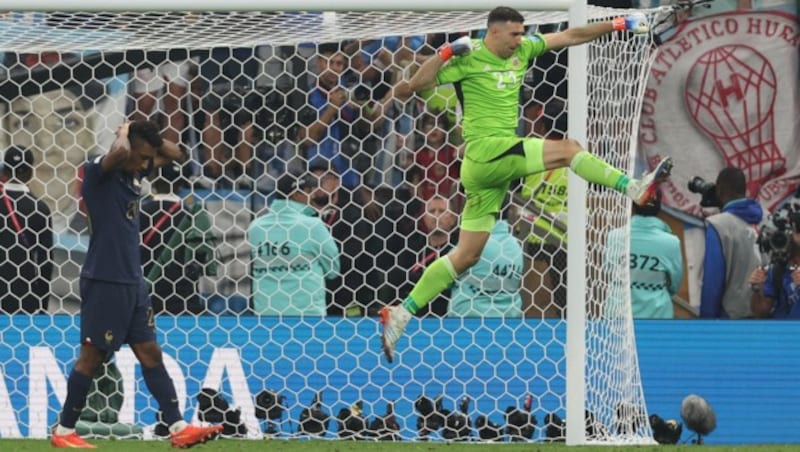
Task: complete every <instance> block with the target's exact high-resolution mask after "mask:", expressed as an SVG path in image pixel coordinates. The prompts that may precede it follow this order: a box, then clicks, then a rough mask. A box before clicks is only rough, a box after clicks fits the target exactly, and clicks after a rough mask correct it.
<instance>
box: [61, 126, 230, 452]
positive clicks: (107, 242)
mask: <svg viewBox="0 0 800 452" xmlns="http://www.w3.org/2000/svg"><path fill="white" fill-rule="evenodd" d="M183 158H184V154H183V152H181V150H180V149H179V148H178V146H177V145H176V144H175V143H172V142H170V141H165V140H163V139H162V138H161V135H160V134H159V131H158V128H157V127H156V125H155V124H153V123H150V122H147V121H137V122H134V123H125V124H124V125H123V126H121V127H120V128H119V130H118V131H117V139H116V140H115V141H114V143H113V144H112V146H111V150H110V151H109V153H108V154H106V155H103V156H100V157H97V158H96V159H94V160H93V161H90V162H87V163H86V164H85V166H84V181H83V187H82V195H83V199H84V201H85V202H86V208H87V210H88V217H89V231H90V240H89V250H88V252H87V253H86V260H85V262H84V264H83V268H82V269H81V279H80V291H81V326H80V330H81V348H80V354H79V356H78V360H77V362H76V363H75V366H74V367H73V369H72V371H71V372H70V375H69V379H68V380H67V399H66V400H65V401H64V405H63V408H62V411H61V416H60V419H59V424H58V426H56V428H55V430H54V431H53V435H52V438H51V444H52V445H53V446H55V447H60V448H84V449H93V448H94V447H95V446H93V445H92V444H89V443H87V442H86V441H84V440H83V439H82V438H81V437H80V436H78V434H77V433H76V432H75V423H76V421H77V420H78V417H79V416H80V414H81V410H82V409H83V406H84V404H85V403H86V396H87V393H88V392H89V388H90V386H91V383H92V376H93V375H94V373H95V370H97V368H98V367H99V366H100V365H101V364H102V363H103V361H104V360H105V358H106V357H107V356H108V355H109V354H110V353H113V352H115V351H117V350H119V348H120V346H121V345H122V344H123V343H127V344H129V345H130V347H131V349H132V350H133V353H134V354H135V355H136V358H137V359H138V360H139V363H140V364H141V366H142V376H143V377H144V381H145V383H146V384H147V388H148V389H149V390H150V393H151V394H153V396H154V397H155V398H156V400H157V401H158V404H159V408H160V409H161V414H162V419H163V421H164V422H165V423H166V424H167V425H168V426H169V430H170V437H171V438H170V440H171V442H172V445H173V446H175V447H191V446H193V445H195V444H198V443H202V442H205V441H206V440H207V439H209V438H212V437H214V436H216V435H217V434H218V433H219V432H220V431H221V430H222V426H221V425H217V426H210V427H198V426H194V425H189V424H187V423H186V421H184V420H183V416H182V415H181V412H180V408H179V407H178V397H177V395H176V393H175V386H174V385H173V383H172V379H171V378H170V376H169V374H167V370H166V369H165V368H164V363H163V360H162V356H161V347H160V346H159V345H158V344H157V343H156V331H155V322H154V320H153V308H152V306H151V303H150V297H149V295H148V293H147V286H146V285H145V281H144V278H143V275H142V265H141V262H140V260H141V259H140V251H139V198H140V195H141V188H142V184H141V180H142V177H144V176H145V175H146V174H148V173H149V172H150V171H151V170H152V169H153V168H156V167H159V166H164V165H166V164H167V163H170V162H172V161H175V160H183Z"/></svg>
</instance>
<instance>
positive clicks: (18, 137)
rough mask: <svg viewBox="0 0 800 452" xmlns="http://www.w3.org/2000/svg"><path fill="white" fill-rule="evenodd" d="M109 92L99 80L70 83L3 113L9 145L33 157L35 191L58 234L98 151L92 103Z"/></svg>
mask: <svg viewBox="0 0 800 452" xmlns="http://www.w3.org/2000/svg"><path fill="white" fill-rule="evenodd" d="M103 95H104V87H103V85H102V84H100V83H94V82H90V83H87V84H86V85H83V86H81V85H69V86H65V87H64V88H63V89H56V90H52V91H47V92H43V93H39V94H34V95H31V96H20V97H17V98H14V99H12V100H11V101H10V104H9V105H8V113H7V114H6V115H5V117H4V121H3V124H4V127H5V130H6V131H7V133H8V134H9V143H11V144H12V145H14V146H20V147H23V148H27V149H30V150H31V151H32V152H33V155H34V166H33V177H32V178H31V181H30V183H29V184H28V186H29V188H30V190H31V193H33V195H34V196H36V197H37V198H39V199H41V200H42V201H44V202H45V203H46V204H47V206H48V208H49V209H50V212H51V215H52V218H51V221H52V224H53V230H54V231H55V232H57V233H58V232H62V231H64V230H66V229H67V228H68V227H69V226H70V223H71V221H73V220H74V219H75V217H76V214H77V213H78V198H79V197H80V173H81V171H82V165H83V163H84V162H85V161H87V160H88V159H89V158H91V157H92V156H93V155H95V154H96V153H97V149H96V147H97V134H96V133H95V122H94V118H95V116H94V115H93V114H92V113H93V106H94V105H95V102H97V100H98V99H101V98H102V97H103Z"/></svg>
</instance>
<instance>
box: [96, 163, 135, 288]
mask: <svg viewBox="0 0 800 452" xmlns="http://www.w3.org/2000/svg"><path fill="white" fill-rule="evenodd" d="M102 159H103V156H100V157H97V158H96V159H94V160H92V161H90V162H86V164H85V165H84V174H83V186H82V188H81V195H82V196H83V200H84V201H85V202H86V208H87V210H88V217H89V234H90V237H89V250H88V251H87V253H86V260H85V261H84V263H83V268H82V269H81V277H82V278H89V279H96V280H101V281H109V282H116V283H124V284H137V283H139V282H140V281H141V279H142V264H141V257H140V250H139V198H140V196H141V192H142V184H141V180H142V176H143V175H144V174H146V171H143V172H140V173H137V174H128V173H126V172H124V171H122V170H115V171H110V172H108V173H103V169H102V167H101V165H100V162H101V160H102Z"/></svg>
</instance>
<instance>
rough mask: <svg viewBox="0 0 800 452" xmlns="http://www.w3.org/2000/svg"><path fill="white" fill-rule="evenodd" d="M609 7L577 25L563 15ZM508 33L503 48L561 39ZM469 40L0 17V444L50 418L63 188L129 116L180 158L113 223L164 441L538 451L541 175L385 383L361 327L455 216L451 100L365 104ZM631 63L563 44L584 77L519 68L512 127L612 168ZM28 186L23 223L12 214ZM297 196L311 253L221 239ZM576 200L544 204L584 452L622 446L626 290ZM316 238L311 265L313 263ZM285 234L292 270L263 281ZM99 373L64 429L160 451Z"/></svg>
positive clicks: (554, 430)
mask: <svg viewBox="0 0 800 452" xmlns="http://www.w3.org/2000/svg"><path fill="white" fill-rule="evenodd" d="M623 13H624V11H614V10H608V9H602V8H594V7H590V8H589V9H588V14H589V15H588V20H589V21H595V20H601V19H608V18H611V17H613V16H616V15H619V14H623ZM524 16H525V19H526V24H527V27H526V30H527V33H536V32H542V33H549V32H555V31H559V30H563V29H566V26H567V20H568V16H567V13H566V12H564V11H560V12H559V11H527V12H524ZM485 21H486V12H446V13H445V12H436V13H433V12H429V13H425V12H377V11H376V12H336V13H333V12H330V13H328V12H326V13H310V12H225V13H206V12H193V13H190V12H185V13H168V12H147V13H81V12H73V13H56V12H5V13H3V14H2V15H0V47H1V48H2V54H1V55H2V65H1V66H0V70H2V73H0V99H2V102H1V103H0V119H1V120H2V134H0V148H2V149H3V150H4V153H3V155H4V161H5V165H4V167H5V168H16V166H15V165H18V164H19V162H20V159H17V160H14V159H11V158H10V157H9V158H5V157H7V156H13V155H18V156H22V157H21V158H22V161H23V162H24V161H25V159H26V158H27V157H26V156H27V155H30V156H32V157H31V158H32V162H31V164H32V167H33V173H32V178H31V179H30V180H29V181H27V182H26V181H20V180H16V179H7V176H8V173H4V179H6V180H4V181H3V189H4V200H8V201H9V202H8V203H4V204H3V205H4V206H5V207H2V208H3V209H6V210H4V212H6V213H8V212H9V210H8V209H10V210H11V211H14V215H6V218H7V220H6V221H5V223H4V228H5V229H4V230H3V231H2V233H1V234H2V237H3V240H4V242H3V247H2V248H3V250H4V251H3V252H4V253H5V254H4V258H3V261H2V263H0V266H1V267H2V273H0V284H2V285H3V286H2V289H3V290H2V295H0V297H2V310H3V313H4V314H7V315H2V316H0V437H2V438H13V437H35V438H41V437H45V436H47V435H48V433H49V430H50V428H51V427H52V426H53V425H54V424H55V423H56V422H57V416H58V412H59V411H60V409H61V404H62V403H63V401H64V399H65V396H66V378H67V376H68V372H69V370H70V369H71V367H72V365H73V364H74V362H75V359H76V357H77V353H78V344H79V343H80V340H81V338H80V332H79V324H80V323H79V322H80V319H79V308H80V297H79V274H80V266H81V264H82V263H83V259H84V256H85V253H86V249H87V246H88V243H89V236H90V231H89V229H90V228H89V223H90V221H89V220H88V219H87V216H86V206H85V205H84V204H83V203H82V201H81V196H80V193H81V181H82V177H83V170H82V166H83V163H84V162H85V161H87V160H89V159H93V158H95V157H97V156H101V155H103V154H104V153H105V152H107V150H108V149H109V147H110V145H111V143H112V142H113V140H114V136H115V135H114V134H115V130H116V129H117V127H118V126H119V125H120V124H121V123H122V122H123V121H124V120H126V119H150V120H152V121H155V122H157V123H158V124H159V126H160V127H161V128H162V130H163V133H164V136H165V138H167V139H170V140H173V141H176V142H178V143H180V144H181V146H182V147H183V148H184V149H186V150H187V152H188V154H189V159H188V161H187V162H185V163H183V164H181V165H177V166H174V165H170V166H167V167H166V168H164V169H162V170H160V171H158V172H155V173H153V174H152V175H151V177H150V178H149V179H148V181H146V182H145V183H144V184H143V187H142V190H143V192H144V193H145V194H146V196H144V197H143V198H142V202H141V205H140V220H141V231H142V234H141V240H142V254H141V258H142V263H143V268H144V274H145V277H146V279H147V281H148V284H149V288H150V293H151V295H152V300H153V307H154V311H155V324H156V327H157V331H158V338H159V342H160V343H161V344H162V346H163V349H164V360H165V364H166V367H167V369H168V371H169V373H170V375H171V377H172V379H173V381H174V383H175V385H176V389H177V393H178V398H179V404H180V407H181V408H182V410H183V412H184V413H185V415H186V417H187V419H196V420H200V421H206V422H220V421H222V420H225V421H226V431H225V433H226V435H230V436H240V437H245V438H260V437H263V436H264V435H265V434H268V435H270V436H272V437H277V438H288V437H292V436H297V435H309V436H315V435H318V436H322V437H325V438H337V437H344V436H347V435H350V434H352V435H356V436H363V437H373V438H374V437H379V438H382V439H397V440H412V439H424V438H432V439H437V440H451V439H470V440H476V441H477V440H482V439H493V440H501V441H502V440H508V441H511V440H524V441H546V440H563V439H564V437H565V432H564V428H563V427H564V424H563V420H564V419H566V387H567V372H566V367H567V366H566V363H567V357H568V355H569V353H568V352H567V348H566V318H567V305H566V299H567V297H566V292H567V291H566V288H567V284H568V279H567V276H568V273H569V272H568V271H567V264H566V262H567V253H566V249H567V246H566V240H567V234H566V225H567V224H568V223H569V220H570V218H572V217H571V216H570V215H569V214H568V213H567V209H566V200H567V196H566V182H565V180H566V179H563V180H562V178H566V177H567V173H566V172H552V173H547V174H546V175H543V176H542V177H539V178H535V179H530V180H526V181H521V182H520V183H519V184H515V185H514V186H513V187H512V190H511V193H510V196H509V208H508V209H506V211H505V212H504V214H503V217H504V218H505V222H504V223H500V225H501V226H500V227H498V228H496V233H493V234H492V240H490V245H489V247H490V249H491V250H492V251H491V252H487V253H485V255H484V257H483V258H482V259H483V261H482V262H481V263H480V264H479V266H478V267H476V269H475V270H474V271H470V272H469V273H468V274H466V275H464V276H462V278H461V279H460V280H459V281H458V282H457V284H456V285H454V286H453V287H452V288H451V289H450V290H449V291H447V292H446V293H445V294H443V295H442V296H441V297H439V298H437V299H436V300H434V301H433V302H432V303H431V304H430V307H429V308H428V309H426V310H425V312H424V313H423V315H421V316H419V318H418V319H413V320H412V321H411V323H410V325H409V328H408V331H407V333H406V337H404V338H403V339H401V341H400V344H399V350H398V356H397V358H396V362H395V363H394V364H387V363H386V362H385V360H384V359H383V358H382V356H381V353H380V340H379V336H378V335H379V332H380V328H379V324H378V321H377V317H376V316H377V313H378V311H379V309H380V308H381V307H382V306H385V305H387V304H392V303H396V302H397V301H398V300H401V299H402V298H403V297H404V296H405V295H406V294H407V293H408V291H409V290H410V288H411V286H412V285H413V282H414V281H415V280H416V279H417V278H419V276H420V274H421V271H422V269H424V268H425V266H426V264H428V263H430V262H432V259H433V258H435V257H436V256H438V255H442V254H444V253H446V252H447V251H448V250H449V249H451V248H452V246H453V244H454V241H455V239H456V236H455V234H454V231H455V227H456V225H457V218H458V212H459V211H460V209H461V207H462V205H463V196H462V194H461V192H460V187H459V184H458V168H459V164H460V159H461V157H460V150H461V143H462V141H461V138H460V128H459V126H458V116H459V111H458V99H457V95H456V91H455V89H454V88H453V87H452V86H442V87H439V88H437V89H435V90H430V91H427V92H425V93H421V94H420V95H417V96H414V97H412V98H411V99H409V100H407V101H400V100H394V101H392V102H389V103H387V104H386V108H383V109H382V108H379V101H380V100H381V99H382V98H383V96H384V95H385V94H386V92H387V90H388V88H389V87H390V86H391V85H392V84H393V83H395V82H396V81H397V80H400V79H401V78H403V77H409V76H410V74H412V73H413V72H414V71H415V70H416V68H417V67H418V65H419V63H420V62H421V61H422V60H424V58H426V57H428V56H430V55H432V54H434V51H435V49H436V48H437V47H438V46H440V45H441V44H442V43H444V42H448V41H452V40H453V39H456V38H457V37H459V36H463V35H466V34H470V35H472V36H475V37H480V36H481V33H482V30H483V29H484V27H485ZM651 45H652V37H650V36H633V35H631V34H628V33H613V34H609V35H607V36H606V37H603V38H602V39H599V40H597V41H595V42H593V43H591V44H589V45H588V50H587V55H588V56H587V58H586V60H585V61H584V62H583V63H582V64H580V65H578V66H577V67H569V75H571V76H573V77H578V76H583V75H584V74H585V76H586V77H587V91H588V95H587V96H586V98H585V99H569V93H568V90H567V79H568V71H567V69H568V64H567V52H566V51H560V52H551V53H548V54H546V55H543V56H541V57H539V58H537V59H536V60H535V61H534V62H533V64H532V68H531V69H530V70H529V72H528V74H527V77H526V79H525V80H524V83H523V88H522V90H521V99H520V104H521V118H522V119H521V122H520V133H524V134H540V135H541V134H544V135H548V136H553V137H555V136H561V135H563V136H571V137H575V136H585V144H586V145H587V146H588V148H589V149H590V150H592V151H593V152H594V153H597V154H599V155H600V156H602V157H603V158H605V159H607V160H608V161H610V162H612V163H613V164H615V165H616V166H618V167H619V168H622V169H624V170H626V171H628V172H633V170H634V168H632V166H631V165H632V162H633V155H634V153H635V147H636V146H635V143H636V129H637V123H638V113H639V109H640V104H641V100H642V97H643V93H642V86H643V83H644V81H645V77H646V72H647V68H648V57H649V54H650V48H651ZM568 105H569V106H575V105H578V106H580V105H583V107H581V108H583V110H584V113H585V115H586V116H587V117H588V121H587V122H586V124H585V130H577V131H576V130H572V131H568V130H566V122H567V115H566V111H567V107H568ZM572 108H575V107H572ZM576 111H577V110H576ZM581 128H582V129H583V127H581ZM287 175H293V176H296V177H294V178H293V179H289V178H287V177H286V176H287ZM26 187H27V188H26ZM28 190H29V194H30V195H32V196H34V197H35V198H37V199H38V200H40V201H41V203H42V204H43V205H44V206H46V208H47V209H46V210H47V212H46V213H45V214H44V215H45V216H49V225H47V223H48V222H46V221H45V222H43V221H40V220H41V218H40V215H39V214H37V213H35V211H34V210H31V209H32V207H31V206H30V205H25V203H24V202H22V201H18V200H17V199H18V198H17V197H18V196H22V195H20V194H19V193H16V194H15V191H17V192H25V191H28ZM298 190H299V191H300V192H302V193H304V195H302V196H306V197H307V198H310V201H309V205H310V207H311V208H310V209H307V208H306V209H303V208H296V209H295V210H297V212H295V213H296V214H297V215H305V216H306V217H307V218H309V219H313V221H318V222H319V223H320V224H321V225H324V228H322V230H321V231H322V232H319V233H318V236H314V237H308V234H306V235H305V236H303V235H302V234H300V236H303V237H305V239H303V237H301V238H300V239H297V238H296V237H295V236H293V235H292V233H293V231H292V230H291V226H286V225H285V224H284V226H283V228H284V229H283V233H284V236H285V239H284V241H277V242H269V241H264V240H261V241H257V239H256V234H254V233H253V232H252V231H251V232H250V233H248V228H251V226H252V225H254V224H256V223H258V222H261V221H267V220H264V218H265V216H269V215H271V214H272V215H275V214H276V212H277V211H278V207H276V206H277V205H278V204H281V203H282V205H281V208H283V209H285V208H286V206H287V205H291V202H290V201H292V200H294V201H292V202H297V203H300V204H301V205H302V204H303V203H305V202H306V201H305V199H306V198H302V196H301V198H302V200H301V201H298V199H301V198H295V197H294V195H293V193H296V192H297V191H298ZM287 198H288V200H287ZM584 198H585V199H586V205H585V206H570V207H571V209H573V215H574V212H582V211H583V209H584V207H585V210H586V220H585V221H586V231H587V232H586V236H585V242H586V247H585V252H584V253H583V254H584V258H585V288H586V290H585V294H586V296H585V297H580V298H581V299H585V300H586V304H585V316H586V319H585V324H586V330H585V333H584V334H583V336H584V338H585V340H584V345H585V360H584V363H583V364H584V365H583V367H584V369H585V372H584V375H580V374H577V375H572V376H570V378H579V379H581V381H583V387H584V388H585V402H584V409H585V413H586V416H585V417H586V424H585V426H584V425H575V426H571V428H575V429H581V430H582V429H584V427H585V431H586V439H587V440H590V441H597V442H609V443H636V442H646V441H648V439H649V438H650V436H651V432H650V428H649V425H648V424H647V412H646V407H645V402H644V395H643V390H642V385H641V381H640V378H639V372H638V367H637V360H636V345H635V340H634V332H633V322H632V320H631V312H630V302H629V299H628V294H627V293H628V291H627V290H625V289H626V288H627V287H628V265H627V258H626V256H627V234H628V232H627V229H626V228H627V225H628V217H629V213H628V212H629V202H628V200H627V199H625V198H624V197H623V196H621V195H619V194H617V193H614V192H611V191H609V190H604V189H599V188H597V187H589V189H588V190H587V191H586V193H585V197H584ZM4 202H5V201H4ZM275 203H278V204H275ZM26 209H27V210H26ZM40 210H42V209H41V208H40ZM580 215H583V213H580ZM12 218H16V219H17V220H18V221H12V220H11V219H12ZM37 218H38V219H39V220H37ZM132 221H133V220H132ZM276 221H277V220H276ZM259 224H265V223H259ZM294 232H296V231H294ZM328 236H329V238H330V243H332V244H333V245H334V246H333V249H332V250H331V249H326V248H325V247H324V246H323V245H320V243H321V242H322V241H324V240H325V239H326V237H328ZM290 240H307V241H311V242H313V243H315V244H316V245H315V246H316V248H314V250H315V251H314V252H311V253H307V254H306V255H304V257H302V258H298V259H295V260H290V259H288V258H286V257H285V255H287V254H289V253H290V249H291V247H292V246H294V245H295V243H294V242H290ZM254 241H255V243H254ZM284 246H285V248H284ZM281 256H283V258H282V257H281ZM325 259H327V260H325ZM478 268H485V269H486V271H484V272H481V271H479V270H477V269H478ZM293 272H305V273H303V275H305V276H302V277H301V278H300V282H299V283H298V284H297V286H296V287H295V288H294V289H291V290H289V289H286V287H287V286H285V285H284V286H280V285H274V284H273V285H272V286H271V285H270V284H269V283H267V282H264V279H265V278H273V281H274V279H275V278H278V279H280V278H283V277H284V276H275V275H289V274H291V273H293ZM583 272H584V269H583V268H580V267H578V268H577V269H575V270H574V272H573V274H574V276H570V277H571V278H573V279H575V281H573V279H570V280H569V281H571V282H570V283H569V284H572V283H575V282H581V281H582V280H583V279H584V278H583V275H582V273H583ZM323 280H324V281H323ZM578 287H583V284H581V285H579V286H578ZM108 303H114V300H108ZM108 340H111V339H110V338H109V339H108ZM110 363H111V364H110V365H108V366H104V368H103V369H101V371H100V372H99V374H98V376H97V378H96V379H95V385H94V386H93V389H92V393H91V395H90V398H89V402H88V404H87V407H86V408H85V409H84V412H83V414H82V417H81V421H80V423H79V431H80V432H82V433H83V434H86V435H94V436H118V437H128V436H131V437H145V438H151V437H159V436H160V435H163V434H164V432H163V429H160V428H158V416H157V406H156V403H155V400H154V399H153V398H152V397H151V396H150V395H149V393H148V392H147V389H146V388H145V385H144V381H143V380H142V377H141V369H140V366H139V365H138V363H137V361H136V359H135V357H134V356H133V353H132V352H131V350H130V349H129V348H128V347H127V346H125V347H123V348H122V350H120V351H119V352H117V353H116V354H115V355H114V357H113V358H112V359H111V360H110ZM204 389H206V390H204ZM207 389H211V390H213V391H217V392H218V394H219V396H220V397H221V398H223V399H225V400H226V401H227V403H228V405H229V407H228V408H227V409H226V408H225V407H221V406H220V405H219V403H218V400H217V399H215V398H214V397H213V396H214V394H213V392H209V391H207ZM204 394H205V396H204ZM209 394H210V395H209ZM317 398H318V399H317ZM215 400H217V402H216V403H215V402H214V401H215ZM315 400H316V402H315ZM467 419H468V423H467V424H466V427H465V426H464V425H465V424H464V422H465V420H467ZM393 420H394V421H396V424H395V423H394V422H393ZM317 421H320V422H317Z"/></svg>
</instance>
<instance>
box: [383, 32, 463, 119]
mask: <svg viewBox="0 0 800 452" xmlns="http://www.w3.org/2000/svg"><path fill="white" fill-rule="evenodd" d="M471 51H472V40H471V39H470V37H469V36H462V37H460V38H458V39H456V40H455V41H453V42H451V43H449V44H445V45H444V46H442V48H441V49H439V52H438V53H437V54H436V55H434V56H432V57H430V58H428V59H427V60H425V62H424V63H422V66H420V68H419V69H418V70H417V72H415V73H414V75H413V76H412V77H411V78H410V79H409V80H407V81H406V80H401V81H400V82H398V83H397V84H396V85H395V86H393V87H392V89H390V90H389V92H387V93H386V96H384V98H383V101H382V103H383V104H386V103H387V102H389V101H390V100H391V99H399V100H405V99H408V97H409V96H411V94H413V93H417V92H420V91H424V90H426V89H430V88H433V87H434V86H436V76H437V75H438V74H439V70H440V69H441V68H442V66H444V64H445V63H446V62H447V61H448V60H449V59H450V58H452V57H454V56H462V55H467V54H468V53H470V52H471Z"/></svg>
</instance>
